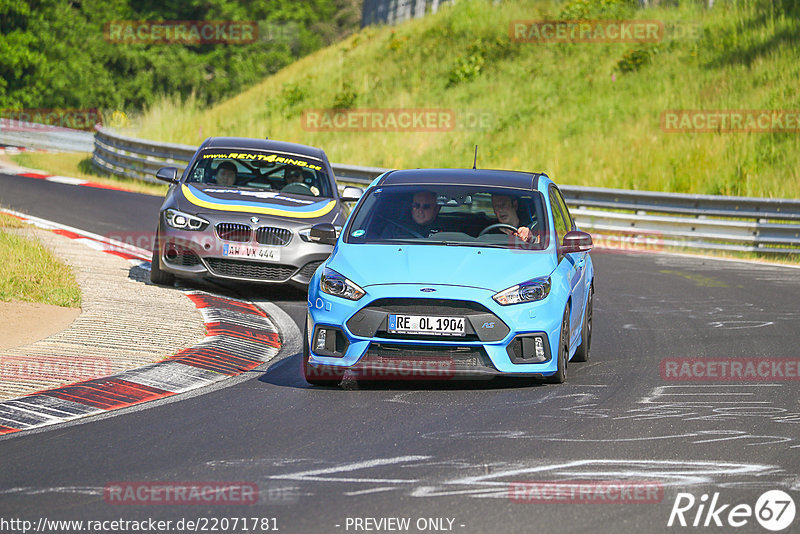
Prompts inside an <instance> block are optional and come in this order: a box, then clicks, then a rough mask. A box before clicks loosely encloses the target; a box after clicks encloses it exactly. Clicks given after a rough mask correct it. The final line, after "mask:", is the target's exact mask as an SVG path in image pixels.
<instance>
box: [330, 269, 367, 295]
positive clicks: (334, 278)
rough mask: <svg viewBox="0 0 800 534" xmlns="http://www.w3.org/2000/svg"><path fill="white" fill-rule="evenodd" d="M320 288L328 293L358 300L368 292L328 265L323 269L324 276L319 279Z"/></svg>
mask: <svg viewBox="0 0 800 534" xmlns="http://www.w3.org/2000/svg"><path fill="white" fill-rule="evenodd" d="M319 289H320V291H322V292H323V293H327V294H328V295H334V296H336V297H342V298H345V299H348V300H358V299H360V298H361V297H363V296H364V294H365V293H366V292H365V291H364V290H363V289H361V288H360V287H358V286H357V285H356V284H354V283H353V282H351V281H350V280H348V279H347V278H345V277H344V276H342V275H341V274H339V273H337V272H336V271H334V270H333V269H330V268H328V267H325V270H324V271H322V276H321V277H320V279H319Z"/></svg>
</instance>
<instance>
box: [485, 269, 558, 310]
mask: <svg viewBox="0 0 800 534" xmlns="http://www.w3.org/2000/svg"><path fill="white" fill-rule="evenodd" d="M549 294H550V277H549V276H543V277H541V278H534V279H533V280H528V281H527V282H523V283H521V284H517V285H515V286H513V287H509V288H508V289H504V290H503V291H501V292H499V293H497V294H495V295H494V296H493V297H492V298H493V299H494V300H495V302H497V303H498V304H500V305H501V306H508V305H509V304H520V303H523V302H536V301H537V300H542V299H544V298H546V297H547V295H549Z"/></svg>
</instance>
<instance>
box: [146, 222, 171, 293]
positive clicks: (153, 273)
mask: <svg viewBox="0 0 800 534" xmlns="http://www.w3.org/2000/svg"><path fill="white" fill-rule="evenodd" d="M155 241H156V242H155V246H154V247H153V258H152V260H151V261H150V281H151V282H153V283H154V284H158V285H160V286H171V285H172V284H174V283H175V275H174V274H172V273H168V272H166V271H162V270H161V262H160V258H159V256H160V253H159V250H158V248H159V247H158V230H156V240H155Z"/></svg>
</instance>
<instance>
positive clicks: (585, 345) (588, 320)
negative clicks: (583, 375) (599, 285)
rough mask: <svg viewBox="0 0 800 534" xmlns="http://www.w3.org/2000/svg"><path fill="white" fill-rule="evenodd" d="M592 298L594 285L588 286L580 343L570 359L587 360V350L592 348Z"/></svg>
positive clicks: (576, 360)
mask: <svg viewBox="0 0 800 534" xmlns="http://www.w3.org/2000/svg"><path fill="white" fill-rule="evenodd" d="M593 300H594V286H592V287H590V288H589V300H587V301H586V311H585V312H583V328H581V344H580V346H579V347H578V348H577V349H576V350H575V356H573V357H572V361H575V362H588V361H589V350H591V348H592V301H593Z"/></svg>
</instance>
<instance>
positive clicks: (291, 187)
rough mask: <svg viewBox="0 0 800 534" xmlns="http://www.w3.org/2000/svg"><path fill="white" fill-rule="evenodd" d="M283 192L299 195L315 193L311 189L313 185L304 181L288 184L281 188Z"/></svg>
mask: <svg viewBox="0 0 800 534" xmlns="http://www.w3.org/2000/svg"><path fill="white" fill-rule="evenodd" d="M281 193H295V194H298V195H313V194H314V193H313V192H312V191H311V187H309V186H308V185H306V184H304V183H303V182H292V183H291V184H286V185H285V186H283V188H281Z"/></svg>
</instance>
